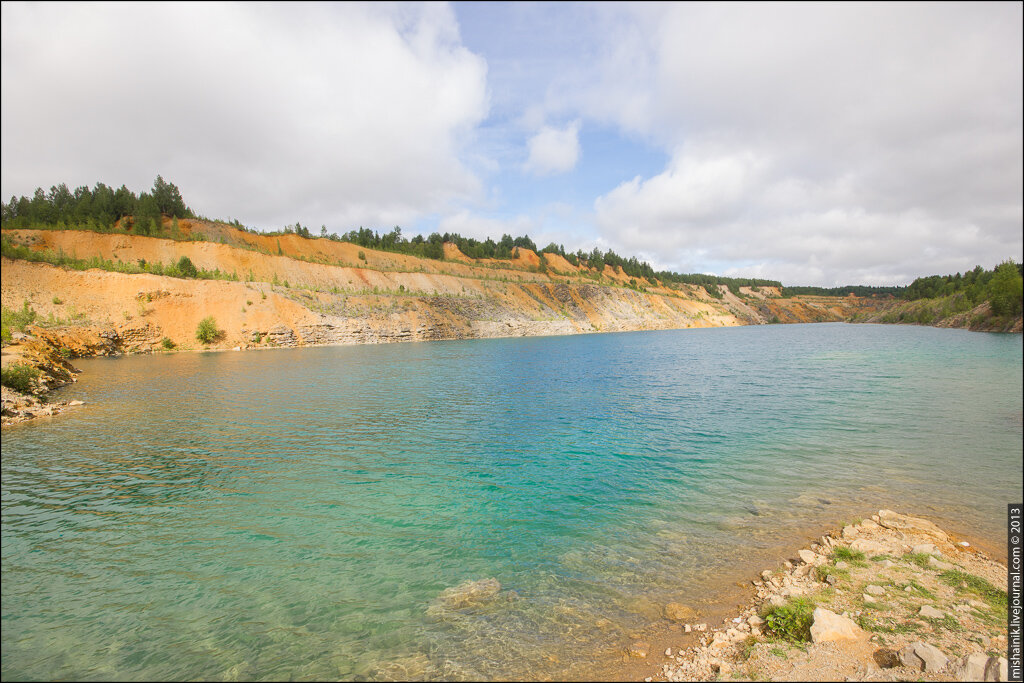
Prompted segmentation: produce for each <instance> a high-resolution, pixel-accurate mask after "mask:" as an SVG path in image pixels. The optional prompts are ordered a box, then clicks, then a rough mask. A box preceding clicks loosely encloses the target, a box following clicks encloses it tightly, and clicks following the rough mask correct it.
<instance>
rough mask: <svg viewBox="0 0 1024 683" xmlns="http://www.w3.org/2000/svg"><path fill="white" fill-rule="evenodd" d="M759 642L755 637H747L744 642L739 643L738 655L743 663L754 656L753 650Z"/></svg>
mask: <svg viewBox="0 0 1024 683" xmlns="http://www.w3.org/2000/svg"><path fill="white" fill-rule="evenodd" d="M759 642H760V641H759V640H758V639H757V636H747V638H746V640H744V641H743V642H742V643H740V647H739V653H740V658H741V659H742V660H743V661H744V662H745V661H747V660H748V659H750V655H752V654H754V648H755V647H757V644H758V643H759Z"/></svg>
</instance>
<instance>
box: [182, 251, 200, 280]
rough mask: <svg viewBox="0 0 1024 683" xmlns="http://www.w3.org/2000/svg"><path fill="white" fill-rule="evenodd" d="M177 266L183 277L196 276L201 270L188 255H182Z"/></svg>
mask: <svg viewBox="0 0 1024 683" xmlns="http://www.w3.org/2000/svg"><path fill="white" fill-rule="evenodd" d="M177 267H178V272H179V273H181V276H182V277H196V276H198V275H199V270H198V269H197V268H196V266H195V264H194V263H192V259H190V258H189V257H188V256H182V257H181V258H180V259H178V263H177Z"/></svg>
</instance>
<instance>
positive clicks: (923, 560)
mask: <svg viewBox="0 0 1024 683" xmlns="http://www.w3.org/2000/svg"><path fill="white" fill-rule="evenodd" d="M929 557H931V555H929V554H928V553H907V554H906V555H904V556H903V558H902V559H903V561H904V562H912V563H914V564H916V565H917V566H918V567H920V568H921V569H928V568H929V567H928V558H929Z"/></svg>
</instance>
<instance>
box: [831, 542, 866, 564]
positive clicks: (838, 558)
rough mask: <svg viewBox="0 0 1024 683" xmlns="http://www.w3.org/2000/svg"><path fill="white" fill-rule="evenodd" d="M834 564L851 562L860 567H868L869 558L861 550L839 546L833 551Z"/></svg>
mask: <svg viewBox="0 0 1024 683" xmlns="http://www.w3.org/2000/svg"><path fill="white" fill-rule="evenodd" d="M832 561H833V562H849V563H850V564H853V565H856V566H858V567H866V566H867V556H866V555H865V554H864V553H862V552H861V551H859V550H854V549H853V548H847V547H846V546H845V545H837V546H836V547H835V548H834V549H833V550H832Z"/></svg>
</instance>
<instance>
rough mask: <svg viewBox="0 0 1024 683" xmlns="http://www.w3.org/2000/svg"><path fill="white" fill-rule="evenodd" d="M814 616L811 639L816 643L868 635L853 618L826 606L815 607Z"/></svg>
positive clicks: (853, 638) (857, 638)
mask: <svg viewBox="0 0 1024 683" xmlns="http://www.w3.org/2000/svg"><path fill="white" fill-rule="evenodd" d="M813 617H814V623H813V624H811V640H812V641H814V642H815V643H828V642H831V641H836V640H860V639H861V638H864V637H865V636H866V635H867V634H866V633H864V630H863V629H862V628H861V627H860V626H858V625H857V624H856V623H855V622H854V621H853V620H852V619H847V618H846V617H843V616H840V615H838V614H836V613H835V612H832V611H830V610H827V609H825V608H824V607H818V608H815V610H814V614H813Z"/></svg>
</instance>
